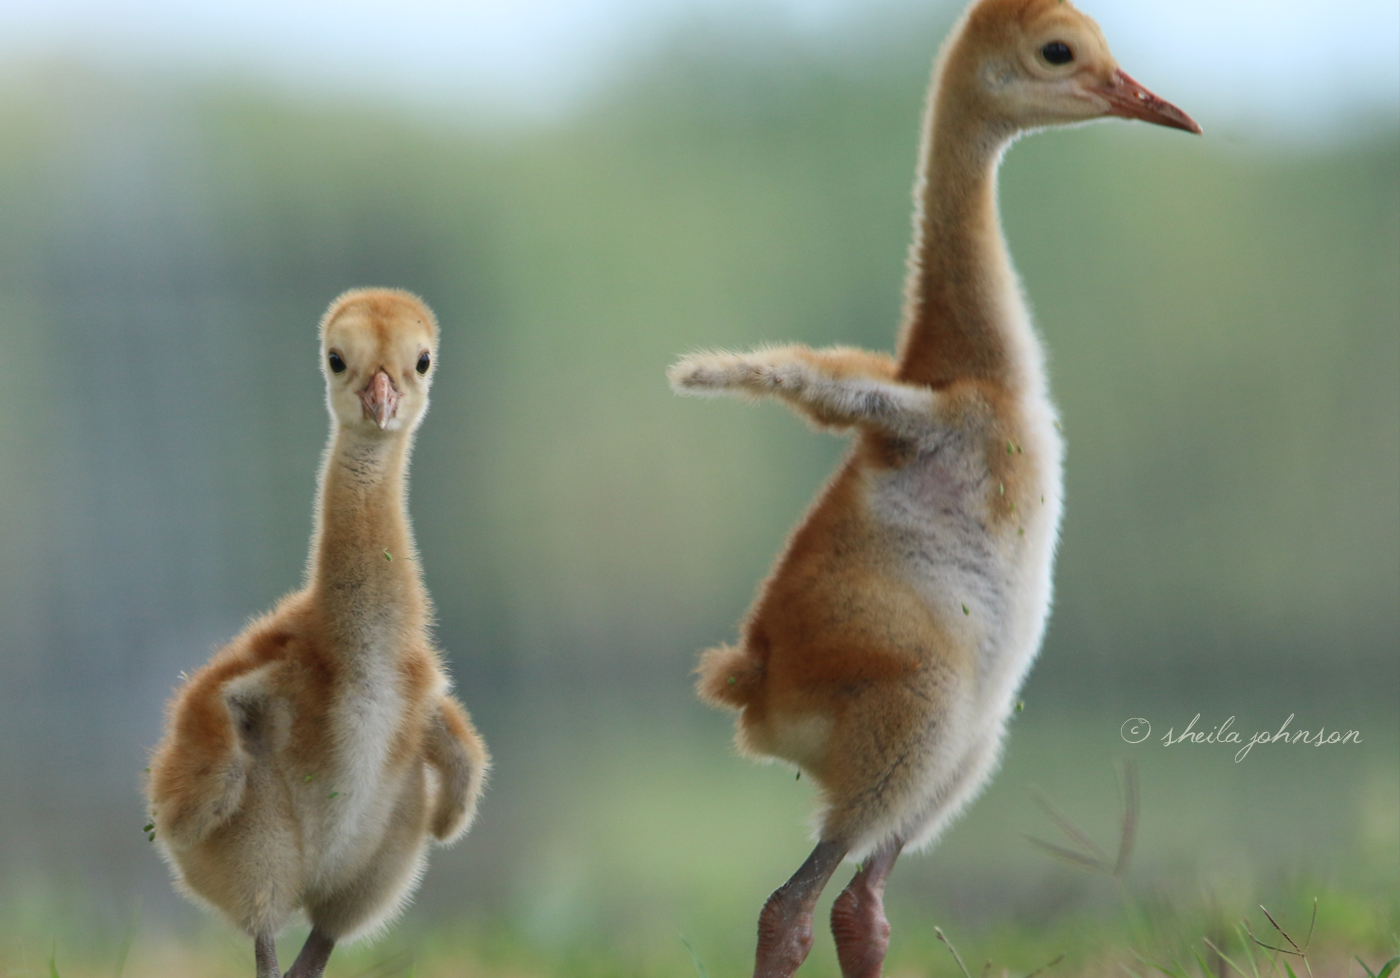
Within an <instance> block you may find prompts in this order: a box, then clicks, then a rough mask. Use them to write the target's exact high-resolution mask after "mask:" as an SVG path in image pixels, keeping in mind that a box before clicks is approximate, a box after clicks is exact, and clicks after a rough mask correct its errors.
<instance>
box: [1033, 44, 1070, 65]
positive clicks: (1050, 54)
mask: <svg viewBox="0 0 1400 978" xmlns="http://www.w3.org/2000/svg"><path fill="white" fill-rule="evenodd" d="M1040 56H1041V57H1042V58H1044V59H1045V60H1046V61H1047V62H1049V63H1050V64H1052V65H1067V64H1069V63H1070V62H1071V61H1073V60H1074V52H1073V51H1071V50H1070V49H1069V45H1068V44H1066V43H1065V42H1064V41H1051V42H1050V43H1049V44H1047V45H1045V47H1043V48H1041V49H1040Z"/></svg>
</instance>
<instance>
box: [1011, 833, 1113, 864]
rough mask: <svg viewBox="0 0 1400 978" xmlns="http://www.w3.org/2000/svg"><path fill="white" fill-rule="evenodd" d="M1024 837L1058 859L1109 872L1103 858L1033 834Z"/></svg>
mask: <svg viewBox="0 0 1400 978" xmlns="http://www.w3.org/2000/svg"><path fill="white" fill-rule="evenodd" d="M1022 838H1024V839H1025V840H1026V841H1027V842H1029V843H1030V844H1031V845H1033V846H1035V847H1036V848H1037V849H1040V850H1041V851H1042V852H1047V853H1049V854H1050V855H1052V856H1054V857H1055V858H1056V859H1062V860H1064V861H1065V862H1067V863H1069V864H1070V865H1071V866H1077V867H1078V868H1080V869H1087V870H1088V871H1089V872H1091V873H1099V874H1106V873H1107V870H1108V864H1107V863H1106V862H1104V861H1103V860H1101V859H1095V858H1094V857H1093V856H1086V855H1084V853H1082V852H1075V851H1074V850H1073V849H1066V848H1065V847H1064V846H1057V845H1055V844H1054V843H1053V842H1046V841H1045V840H1044V839H1037V838H1036V837H1035V836H1033V835H1027V836H1022Z"/></svg>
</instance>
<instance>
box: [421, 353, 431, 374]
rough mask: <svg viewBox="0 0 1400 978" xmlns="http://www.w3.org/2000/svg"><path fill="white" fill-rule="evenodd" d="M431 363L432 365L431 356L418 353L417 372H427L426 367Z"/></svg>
mask: <svg viewBox="0 0 1400 978" xmlns="http://www.w3.org/2000/svg"><path fill="white" fill-rule="evenodd" d="M432 365H433V361H432V358H431V357H429V356H428V354H427V353H420V354H418V372H419V373H420V374H425V373H427V372H428V368H429V367H431V366H432Z"/></svg>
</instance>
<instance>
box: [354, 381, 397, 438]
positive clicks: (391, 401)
mask: <svg viewBox="0 0 1400 978" xmlns="http://www.w3.org/2000/svg"><path fill="white" fill-rule="evenodd" d="M360 404H361V405H363V406H364V409H365V417H367V418H371V419H373V421H374V423H375V424H377V425H379V427H380V428H381V429H382V428H385V427H387V426H388V424H389V421H390V420H391V419H392V418H393V417H394V412H396V411H397V410H398V409H399V389H398V388H397V387H395V386H394V382H393V381H392V380H390V379H389V375H388V373H386V372H385V371H384V368H383V367H380V368H379V372H378V373H376V374H375V375H374V376H373V377H371V378H370V379H369V383H368V384H366V385H365V386H364V389H363V390H361V391H360Z"/></svg>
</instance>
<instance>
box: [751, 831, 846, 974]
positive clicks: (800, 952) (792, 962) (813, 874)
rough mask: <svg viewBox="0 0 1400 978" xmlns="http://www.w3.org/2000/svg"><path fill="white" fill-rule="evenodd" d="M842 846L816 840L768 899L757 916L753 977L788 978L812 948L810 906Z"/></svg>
mask: <svg viewBox="0 0 1400 978" xmlns="http://www.w3.org/2000/svg"><path fill="white" fill-rule="evenodd" d="M845 855H846V847H845V846H843V845H841V844H840V843H836V842H819V843H817V847H816V848H815V849H813V850H812V854H811V855H810V856H808V857H807V861H806V862H805V863H803V864H802V868H801V869H799V870H798V871H797V872H795V873H793V874H792V879H790V880H788V881H787V882H786V883H784V884H783V885H782V886H780V887H779V888H778V889H777V890H775V891H774V893H773V895H772V896H770V897H769V898H768V902H767V903H765V904H764V905H763V913H761V914H759V917H758V954H757V955H756V958H755V960H754V966H753V975H754V978H792V974H793V972H795V971H796V970H797V969H798V967H799V966H801V964H802V962H803V961H805V960H807V953H808V952H809V951H811V950H812V909H813V908H814V907H815V906H816V905H817V897H819V896H821V892H822V887H824V886H826V881H827V880H829V879H831V874H832V873H834V872H836V867H837V866H839V865H840V864H841V860H842V859H843V858H845Z"/></svg>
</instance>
